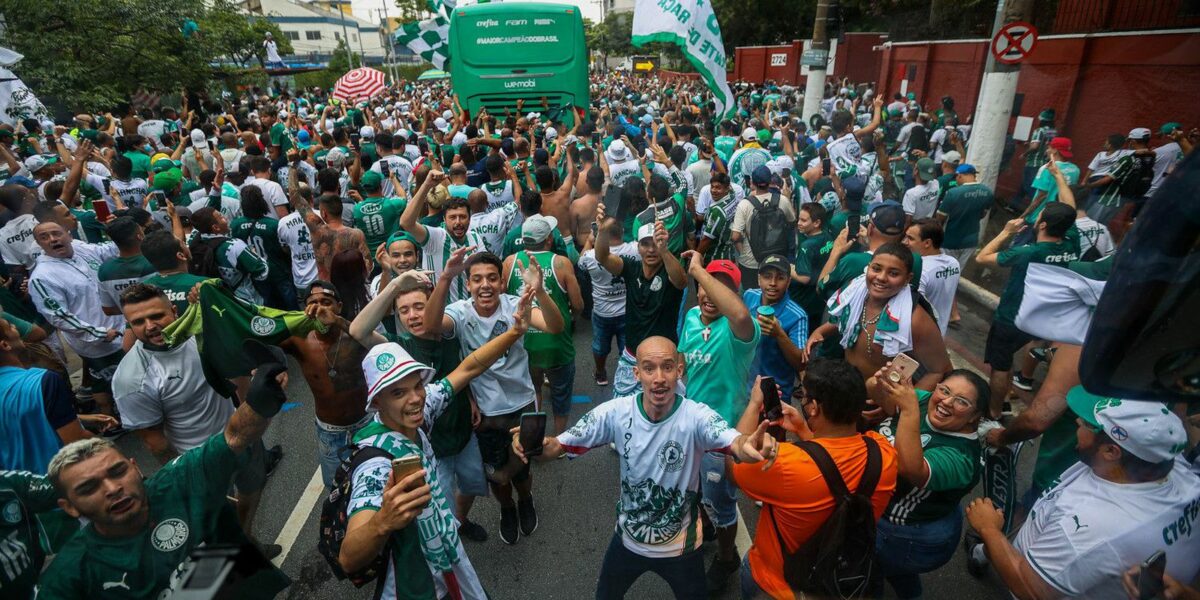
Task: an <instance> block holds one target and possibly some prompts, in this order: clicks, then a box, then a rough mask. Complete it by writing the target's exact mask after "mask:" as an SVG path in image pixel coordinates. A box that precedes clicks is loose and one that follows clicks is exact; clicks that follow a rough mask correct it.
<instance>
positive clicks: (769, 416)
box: [759, 377, 786, 441]
mask: <svg viewBox="0 0 1200 600" xmlns="http://www.w3.org/2000/svg"><path fill="white" fill-rule="evenodd" d="M759 389H761V390H762V395H763V417H764V418H766V420H768V421H778V420H779V419H782V418H783V399H782V398H780V397H779V386H778V385H777V384H776V383H775V378H774V377H763V378H762V381H760V382H759ZM767 433H769V434H770V435H771V437H773V438H775V439H777V440H779V441H783V439H784V438H785V437H786V434H785V433H784V430H783V427H781V426H779V425H770V426H768V427H767Z"/></svg>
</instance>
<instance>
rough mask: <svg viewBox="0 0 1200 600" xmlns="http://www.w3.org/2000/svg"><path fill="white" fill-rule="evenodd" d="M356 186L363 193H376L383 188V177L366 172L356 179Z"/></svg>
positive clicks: (372, 172) (373, 172)
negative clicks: (360, 188)
mask: <svg viewBox="0 0 1200 600" xmlns="http://www.w3.org/2000/svg"><path fill="white" fill-rule="evenodd" d="M358 185H359V186H360V187H362V189H363V191H365V192H378V191H379V190H380V189H382V188H383V175H382V174H381V173H376V172H375V171H367V172H365V173H363V174H362V177H360V178H359V179H358Z"/></svg>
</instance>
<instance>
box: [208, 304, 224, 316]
mask: <svg viewBox="0 0 1200 600" xmlns="http://www.w3.org/2000/svg"><path fill="white" fill-rule="evenodd" d="M209 308H211V309H212V310H213V312H215V313H217V315H218V316H220V317H222V318H224V317H225V311H226V310H227V309H224V308H221V307H219V306H210V307H209Z"/></svg>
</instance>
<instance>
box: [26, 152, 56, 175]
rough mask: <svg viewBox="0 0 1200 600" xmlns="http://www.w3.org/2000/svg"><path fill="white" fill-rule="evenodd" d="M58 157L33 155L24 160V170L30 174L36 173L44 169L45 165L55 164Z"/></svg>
mask: <svg viewBox="0 0 1200 600" xmlns="http://www.w3.org/2000/svg"><path fill="white" fill-rule="evenodd" d="M57 160H58V157H56V156H54V155H52V154H34V155H33V156H30V157H29V158H27V159H25V169H26V170H27V171H29V172H30V173H37V172H38V171H41V170H42V169H44V168H46V165H48V164H50V163H52V162H56V161H57Z"/></svg>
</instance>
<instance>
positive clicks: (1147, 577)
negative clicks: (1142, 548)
mask: <svg viewBox="0 0 1200 600" xmlns="http://www.w3.org/2000/svg"><path fill="white" fill-rule="evenodd" d="M1166 570H1167V554H1166V553H1165V552H1163V551H1162V550H1159V551H1158V552H1155V553H1154V554H1151V555H1150V558H1147V559H1146V561H1145V562H1143V563H1142V569H1141V571H1138V579H1137V585H1138V599H1139V600H1150V599H1151V598H1161V597H1162V593H1163V573H1165V572H1166Z"/></svg>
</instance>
